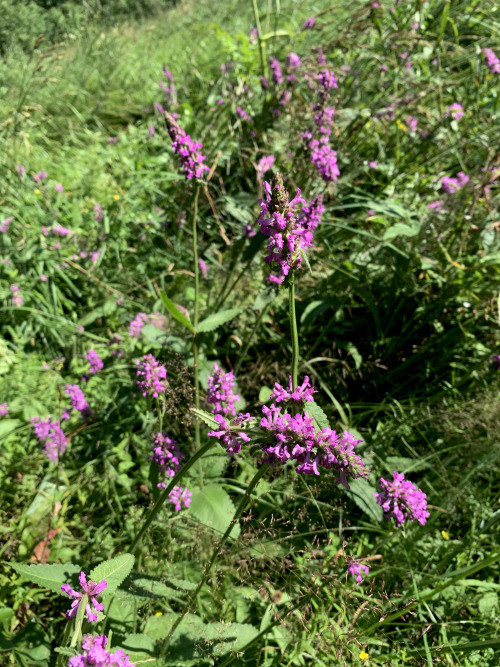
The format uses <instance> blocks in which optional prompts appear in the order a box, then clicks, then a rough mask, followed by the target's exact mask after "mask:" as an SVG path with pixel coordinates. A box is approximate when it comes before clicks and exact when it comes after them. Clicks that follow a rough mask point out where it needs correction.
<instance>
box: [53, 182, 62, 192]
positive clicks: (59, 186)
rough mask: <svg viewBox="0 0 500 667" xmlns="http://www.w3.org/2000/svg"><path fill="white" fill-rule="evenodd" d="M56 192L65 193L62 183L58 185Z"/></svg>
mask: <svg viewBox="0 0 500 667" xmlns="http://www.w3.org/2000/svg"><path fill="white" fill-rule="evenodd" d="M55 191H56V192H64V188H63V186H62V185H61V184H60V183H56V186H55Z"/></svg>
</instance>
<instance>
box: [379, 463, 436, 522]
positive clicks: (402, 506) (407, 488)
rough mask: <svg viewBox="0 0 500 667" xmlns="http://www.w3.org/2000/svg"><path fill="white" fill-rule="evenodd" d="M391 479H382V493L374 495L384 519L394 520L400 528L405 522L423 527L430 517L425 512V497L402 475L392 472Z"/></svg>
mask: <svg viewBox="0 0 500 667" xmlns="http://www.w3.org/2000/svg"><path fill="white" fill-rule="evenodd" d="M392 477H393V479H392V481H390V480H386V479H384V478H383V477H382V478H381V479H380V488H381V489H382V491H381V492H380V493H376V494H374V495H375V498H376V499H377V503H378V504H379V505H380V506H381V507H382V509H383V510H384V514H385V516H386V518H387V519H391V518H394V520H395V522H396V526H401V525H403V524H404V523H405V522H406V521H418V522H419V523H421V524H422V525H424V524H425V522H426V521H427V519H428V517H429V516H430V515H429V512H428V511H427V496H426V495H425V493H424V492H423V491H420V489H418V488H417V487H416V486H415V485H414V484H413V483H412V482H410V480H408V479H405V476H404V474H403V473H399V472H396V471H394V472H393V473H392Z"/></svg>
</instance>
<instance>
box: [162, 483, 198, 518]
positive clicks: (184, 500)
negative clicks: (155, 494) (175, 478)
mask: <svg viewBox="0 0 500 667" xmlns="http://www.w3.org/2000/svg"><path fill="white" fill-rule="evenodd" d="M192 499H193V494H192V493H191V491H188V490H187V488H186V487H183V486H174V488H173V489H172V491H170V493H169V495H168V501H167V502H169V503H172V504H173V506H174V509H175V511H176V512H179V511H180V510H181V509H182V506H184V507H189V505H190V503H191V500H192Z"/></svg>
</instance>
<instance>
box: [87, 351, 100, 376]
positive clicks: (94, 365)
mask: <svg viewBox="0 0 500 667" xmlns="http://www.w3.org/2000/svg"><path fill="white" fill-rule="evenodd" d="M87 361H88V362H89V364H90V368H89V373H92V374H94V373H98V372H99V371H101V370H102V369H103V367H104V364H103V362H102V359H101V357H100V356H99V355H98V354H97V352H96V351H95V350H89V351H88V352H87Z"/></svg>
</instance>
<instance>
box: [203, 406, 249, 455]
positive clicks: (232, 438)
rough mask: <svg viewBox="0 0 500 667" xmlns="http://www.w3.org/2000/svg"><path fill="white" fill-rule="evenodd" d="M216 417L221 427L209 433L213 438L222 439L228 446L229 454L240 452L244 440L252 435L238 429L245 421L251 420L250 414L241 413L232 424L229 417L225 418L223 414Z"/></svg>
mask: <svg viewBox="0 0 500 667" xmlns="http://www.w3.org/2000/svg"><path fill="white" fill-rule="evenodd" d="M214 419H215V421H216V422H217V423H218V425H219V427H218V429H217V430H213V431H209V432H208V435H209V436H210V437H211V438H217V440H221V441H222V443H223V444H224V445H225V446H226V451H227V453H228V454H229V456H233V454H238V453H239V452H240V451H241V445H242V442H249V441H250V436H249V435H248V434H247V433H245V432H244V431H243V430H238V427H239V426H241V424H243V423H244V422H246V421H249V420H250V419H251V417H250V415H249V414H248V413H247V414H239V415H238V416H237V417H236V419H235V420H234V422H233V423H232V424H230V423H229V422H228V421H227V419H224V417H223V416H222V415H215V417H214Z"/></svg>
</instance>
